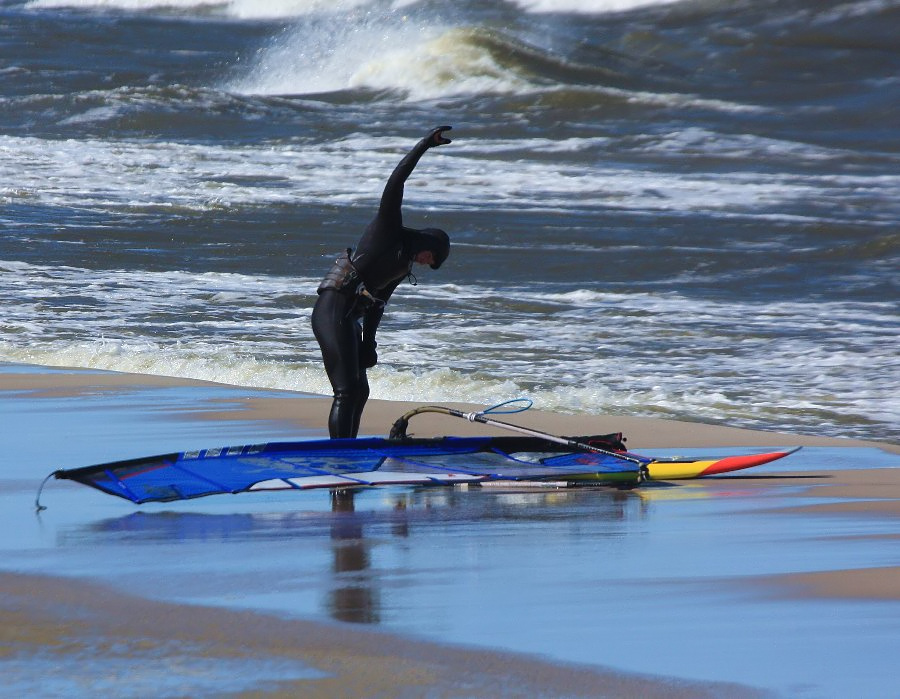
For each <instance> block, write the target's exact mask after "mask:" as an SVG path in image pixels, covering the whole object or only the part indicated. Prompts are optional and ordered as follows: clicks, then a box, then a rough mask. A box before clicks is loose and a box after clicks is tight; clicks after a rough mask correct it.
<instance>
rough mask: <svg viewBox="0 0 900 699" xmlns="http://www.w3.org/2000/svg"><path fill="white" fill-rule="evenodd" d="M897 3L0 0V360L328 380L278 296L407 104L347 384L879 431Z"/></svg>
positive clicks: (896, 368) (789, 426) (335, 229)
mask: <svg viewBox="0 0 900 699" xmlns="http://www.w3.org/2000/svg"><path fill="white" fill-rule="evenodd" d="M898 36H900V2H898V1H897V0H804V1H799V0H777V1H775V0H748V1H742V0H731V1H725V0H718V1H714V0H695V1H692V0H682V1H680V2H653V1H652V0H645V1H643V2H640V1H638V0H559V1H554V0H520V1H519V2H512V1H510V2H500V1H497V0H486V1H485V0H478V1H477V2H476V1H469V2H466V1H463V2H455V3H452V4H448V3H446V2H436V1H430V0H429V1H425V2H393V3H390V2H380V1H378V0H375V1H371V2H367V1H366V0H355V1H349V2H348V1H341V0H336V1H332V2H327V3H326V2H317V1H314V0H293V1H292V0H280V1H276V0H272V1H251V0H234V1H232V2H223V3H209V2H205V1H201V0H166V1H165V2H153V1H152V0H104V1H102V2H101V1H100V0H96V1H95V2H90V1H89V0H84V1H79V0H72V1H70V2H53V1H45V0H35V1H33V2H19V1H10V0H0V361H3V362H13V363H33V364H41V365H48V366H50V365H71V366H83V367H93V368H100V369H111V370H118V371H134V372H141V373H150V374H167V375H176V376H184V377H194V378H202V379H210V380H215V381H221V382H226V383H231V384H237V385H244V386H256V387H266V388H285V389H293V390H300V391H309V392H317V393H324V394H328V393H330V387H329V386H328V383H327V379H326V377H325V375H324V372H323V371H322V369H321V366H320V356H319V351H318V347H317V345H316V343H315V340H314V339H313V336H312V332H311V330H310V327H309V316H310V313H311V310H312V305H313V302H314V300H315V288H316V286H317V284H318V281H319V279H320V278H321V277H322V275H323V274H324V273H325V271H326V270H327V269H328V267H329V266H330V263H331V261H332V260H333V259H334V257H335V256H337V255H338V254H340V252H341V251H342V250H343V249H345V248H346V247H348V246H353V245H355V244H356V242H357V240H358V238H359V236H360V234H361V232H362V229H363V228H364V226H365V225H366V223H367V222H368V220H369V219H370V218H371V216H372V214H373V213H374V209H375V206H376V204H377V201H378V199H379V197H380V195H381V190H382V188H383V186H384V182H385V179H386V178H387V176H388V174H389V173H390V171H391V170H392V168H393V167H394V165H395V164H396V163H397V162H398V161H399V159H400V158H401V157H402V155H403V154H404V153H405V152H406V150H408V149H409V148H410V147H411V146H412V145H413V143H415V142H416V141H417V140H418V139H419V138H420V137H421V136H423V135H424V134H425V133H426V132H427V131H428V130H429V129H430V128H431V127H433V126H437V125H440V124H452V125H453V127H454V128H453V131H452V133H451V134H450V135H451V136H452V138H453V139H454V142H453V143H452V144H451V145H449V146H446V147H442V148H440V149H435V150H432V151H431V152H429V153H427V154H426V155H425V157H424V158H423V159H422V161H421V162H420V164H419V166H418V168H417V170H416V171H415V173H414V174H413V176H412V178H411V179H410V181H409V182H408V184H407V187H406V200H405V202H406V204H405V209H404V215H405V222H406V223H407V225H411V226H415V227H422V226H439V227H441V228H444V229H446V230H447V231H448V232H449V233H450V234H451V236H452V239H453V252H452V255H451V257H450V259H449V261H448V262H447V264H445V265H444V266H443V267H442V268H441V270H439V271H438V272H432V271H431V270H427V269H426V270H424V271H423V272H421V273H420V274H418V280H419V284H418V286H410V285H403V286H401V287H400V289H399V290H398V292H397V294H396V295H395V297H394V299H393V301H392V303H391V304H390V306H389V309H388V314H387V315H386V317H385V321H384V322H383V324H382V328H381V330H380V333H379V352H380V358H381V363H380V364H379V365H378V366H377V367H376V368H375V369H374V370H373V371H372V372H371V373H370V379H371V383H372V390H373V397H378V398H395V399H406V400H414V401H422V402H434V401H446V400H451V399H453V400H466V401H473V402H478V403H485V404H490V403H495V402H498V401H501V400H504V399H507V398H513V397H518V396H527V397H530V398H532V399H533V400H534V401H535V405H536V407H539V408H543V409H547V410H554V411H562V412H579V413H613V414H616V413H618V414H623V415H650V416H657V417H673V418H680V419H686V420H694V421H703V422H712V423H720V424H729V425H735V426H744V427H753V428H761V429H774V430H791V431H801V432H810V433H817V434H829V435H847V436H854V437H862V438H868V439H876V440H888V441H894V442H896V441H897V440H898V439H900V419H898V418H900V357H898V349H897V348H898V327H900V313H898V299H900V295H898V289H897V278H898V269H900V264H898V262H900V40H898Z"/></svg>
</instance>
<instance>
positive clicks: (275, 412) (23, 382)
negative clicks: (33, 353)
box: [0, 369, 900, 454]
mask: <svg viewBox="0 0 900 699" xmlns="http://www.w3.org/2000/svg"><path fill="white" fill-rule="evenodd" d="M217 385H221V384H211V383H209V382H205V381H199V380H190V379H180V378H170V377H165V376H150V375H143V374H141V375H134V374H119V373H113V372H89V371H82V370H78V369H72V370H70V371H54V372H53V373H46V372H41V371H35V372H28V371H23V372H18V373H11V374H3V373H0V391H16V392H27V393H29V394H31V395H34V396H37V397H40V396H66V395H69V396H74V395H77V394H79V393H85V392H98V391H100V392H102V391H108V392H114V391H117V390H122V389H127V388H129V387H135V386H217ZM270 393H271V394H275V395H274V396H271V395H267V396H264V397H258V396H246V397H241V398H236V399H228V400H222V401H218V402H219V403H220V404H221V410H218V409H216V407H215V404H216V402H217V401H210V405H209V406H208V407H206V408H205V409H203V410H194V411H193V412H192V417H194V418H201V419H203V418H205V419H209V420H247V419H250V420H266V421H281V422H285V423H290V424H294V425H296V426H297V427H299V428H303V429H304V430H308V429H310V428H312V429H315V430H321V431H322V432H323V433H325V434H324V436H327V429H328V428H327V419H328V410H329V406H330V405H331V398H330V397H325V396H316V395H310V394H299V393H292V392H289V391H271V392H270ZM420 405H422V404H421V403H411V402H404V401H387V400H375V399H373V400H370V401H369V403H368V404H367V406H366V412H365V413H364V415H363V420H362V425H361V428H360V432H361V434H367V435H386V434H387V433H388V432H390V428H391V425H393V423H394V421H395V420H396V419H397V418H398V417H400V416H401V415H402V414H403V413H405V412H406V411H408V410H411V409H412V408H415V407H418V406H420ZM442 405H447V406H449V407H454V408H457V409H459V410H463V411H467V412H468V411H472V410H479V409H483V408H484V406H479V405H473V404H470V403H442ZM496 418H497V419H498V420H504V421H509V422H514V423H515V424H519V425H522V426H525V427H530V428H534V429H540V430H543V431H546V432H550V433H554V434H604V433H609V432H622V433H624V434H625V435H626V437H627V438H628V440H629V441H628V446H629V448H631V449H634V450H639V449H641V448H643V449H653V448H668V447H671V448H679V447H681V448H688V447H727V446H746V447H752V446H763V447H770V446H785V447H791V446H821V447H824V446H832V447H873V448H878V449H883V450H885V451H887V452H890V453H894V454H900V445H898V444H890V443H888V442H875V441H865V440H859V439H845V438H839V437H822V436H815V435H798V434H789V433H781V432H762V431H758V430H747V429H741V428H735V427H727V426H721V425H709V424H704V423H693V422H690V423H689V422H682V421H677V420H662V419H657V418H644V417H631V416H619V415H562V414H558V413H547V412H543V411H540V410H529V411H527V412H524V413H518V414H516V415H514V416H503V415H499V414H498V415H497V416H496ZM410 425H411V426H410V434H413V433H414V434H415V435H416V436H420V437H434V436H442V435H448V434H452V435H459V436H470V435H484V434H504V431H503V430H502V429H498V428H496V427H491V426H486V425H481V424H471V423H469V422H467V421H465V420H461V419H453V418H450V417H446V416H440V415H429V414H424V415H419V416H416V417H415V418H414V419H413V421H412V422H411V423H410Z"/></svg>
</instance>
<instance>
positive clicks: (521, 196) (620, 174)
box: [0, 135, 900, 224]
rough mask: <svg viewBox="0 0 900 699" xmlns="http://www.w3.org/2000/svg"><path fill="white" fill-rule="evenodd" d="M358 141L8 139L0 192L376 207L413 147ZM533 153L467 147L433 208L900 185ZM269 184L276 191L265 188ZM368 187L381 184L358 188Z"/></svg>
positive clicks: (452, 155) (710, 206) (638, 201)
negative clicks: (447, 196) (648, 166)
mask: <svg viewBox="0 0 900 699" xmlns="http://www.w3.org/2000/svg"><path fill="white" fill-rule="evenodd" d="M354 139H355V136H353V135H351V136H350V137H348V138H346V139H341V140H338V141H334V142H331V143H320V144H315V145H310V144H305V143H290V144H283V145H265V146H240V145H237V146H235V145H209V144H185V143H168V142H152V143H148V142H131V141H104V140H99V139H98V140H65V141H53V140H51V141H48V140H44V139H39V138H33V137H18V136H0V181H6V182H15V183H16V184H15V187H7V188H3V189H0V201H4V202H7V203H11V202H14V201H21V200H30V201H32V202H34V203H43V204H47V205H53V206H67V207H75V208H81V207H91V208H104V209H111V210H114V209H120V208H122V207H181V208H184V209H194V210H199V211H208V210H215V209H222V208H228V207H231V206H242V205H269V204H273V203H290V204H294V205H297V206H300V205H303V204H305V203H313V204H318V205H329V204H333V205H347V204H360V203H362V204H365V205H367V206H368V205H371V204H372V202H374V201H377V198H378V197H379V196H380V194H381V186H382V182H383V177H384V173H385V172H389V171H390V169H391V168H393V167H394V165H396V163H397V161H398V160H399V157H400V156H401V155H402V153H403V152H404V151H405V148H406V147H408V145H409V144H408V142H407V141H403V142H401V141H399V140H398V139H396V138H387V137H382V138H375V137H373V138H368V139H367V144H368V147H367V148H365V149H359V148H358V147H356V146H355V143H354ZM530 145H531V144H530V143H529V142H527V141H525V142H523V141H521V140H519V141H517V142H516V143H515V149H516V150H517V151H518V152H520V153H522V154H523V157H521V158H512V157H510V158H502V159H497V158H493V157H490V156H492V155H494V154H497V153H503V152H507V151H509V150H510V149H511V148H513V144H511V143H510V142H509V141H492V140H482V141H477V142H469V143H466V142H465V141H461V142H460V144H459V147H456V146H454V148H453V150H452V152H446V153H445V152H444V151H441V152H439V153H438V154H437V156H436V157H442V155H444V154H446V155H447V157H446V158H443V159H442V160H441V162H440V167H431V168H429V166H428V165H423V168H426V169H427V173H428V191H448V192H450V191H452V192H453V200H452V202H443V201H442V202H440V203H436V202H434V201H433V200H428V205H429V206H430V207H432V208H434V207H438V208H439V207H447V208H448V209H450V208H462V209H466V208H481V209H490V208H494V209H510V210H516V211H519V212H521V211H528V210H545V211H554V210H560V211H569V212H571V211H573V210H575V209H581V210H585V211H590V210H592V209H597V208H603V209H605V208H608V207H615V208H623V209H631V210H634V211H682V212H685V211H691V212H700V211H707V212H717V213H718V214H719V215H729V214H738V215H742V216H743V215H752V216H760V217H773V216H774V217H776V218H777V217H779V216H782V215H784V214H785V212H782V211H779V207H783V206H784V205H786V204H790V202H794V201H815V200H817V199H823V198H827V197H829V196H831V193H830V190H831V189H832V188H840V189H841V192H842V196H843V197H844V198H846V197H848V196H852V194H853V192H857V193H858V195H859V196H860V197H861V198H864V199H865V200H866V201H869V202H870V201H872V200H873V198H882V199H883V200H884V201H885V202H887V201H888V200H889V199H890V197H891V195H890V192H893V191H895V190H896V187H897V186H898V185H900V178H897V177H880V178H869V177H865V176H862V175H860V176H854V175H846V176H841V177H821V176H813V175H810V176H804V175H802V174H798V175H790V174H784V175H780V176H772V175H770V174H767V173H763V174H760V173H755V172H740V171H737V172H732V173H727V174H723V173H715V174H713V173H710V174H708V175H706V174H704V173H703V172H702V171H696V172H695V171H691V172H684V173H682V172H663V171H653V170H645V169H633V168H627V167H622V166H620V167H617V168H612V167H610V166H609V165H608V164H606V163H604V162H603V160H604V151H603V145H604V144H603V141H602V139H599V140H594V139H581V140H568V141H566V142H565V143H563V144H560V145H559V148H562V149H573V148H581V149H583V150H585V151H587V152H590V151H591V150H596V151H597V161H598V162H597V165H596V166H594V167H590V166H585V165H584V164H583V163H577V164H576V163H570V164H568V163H566V162H565V161H560V160H557V159H552V160H548V159H546V158H541V157H535V158H534V159H531V160H529V159H527V158H526V157H524V156H525V155H527V154H528V152H529V148H530ZM534 145H535V153H536V154H539V153H540V152H542V151H546V150H547V149H552V148H553V146H552V145H551V144H548V142H547V141H546V139H536V142H535V144H534ZM637 147H638V148H644V147H647V146H645V145H644V144H638V146H637ZM348 164H352V167H353V171H354V177H352V178H348V177H347V176H346V175H347V167H348ZM424 171H425V170H423V172H424ZM266 181H275V182H276V185H277V186H265V184H264V183H265V182H266ZM367 182H371V183H373V184H372V186H371V187H368V188H366V187H364V188H361V187H360V183H367ZM261 183H262V184H261ZM487 185H489V186H487ZM426 199H427V193H425V192H423V193H422V194H421V196H420V195H419V189H418V188H416V187H409V188H408V191H407V206H408V207H410V208H414V207H416V206H417V205H424V204H425V201H426ZM2 219H3V216H2V213H0V220H2ZM9 223H10V224H12V223H13V222H9Z"/></svg>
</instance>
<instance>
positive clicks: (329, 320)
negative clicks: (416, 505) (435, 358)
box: [312, 126, 451, 439]
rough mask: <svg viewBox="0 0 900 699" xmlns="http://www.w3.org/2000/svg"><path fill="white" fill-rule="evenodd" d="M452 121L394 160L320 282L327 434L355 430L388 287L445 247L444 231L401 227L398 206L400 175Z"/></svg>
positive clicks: (443, 255)
mask: <svg viewBox="0 0 900 699" xmlns="http://www.w3.org/2000/svg"><path fill="white" fill-rule="evenodd" d="M450 128H451V127H449V126H440V127H438V128H436V129H433V130H432V131H431V132H430V133H429V134H428V135H427V136H425V138H423V139H422V140H421V141H419V142H418V143H417V144H416V145H415V147H414V148H413V149H412V150H411V151H410V152H409V153H408V154H407V155H406V156H405V157H404V158H403V160H401V161H400V164H399V165H397V167H396V168H395V169H394V172H393V173H392V174H391V176H390V178H389V179H388V181H387V185H386V186H385V188H384V193H383V194H382V195H381V204H380V205H379V207H378V213H377V214H376V215H375V218H374V219H372V222H371V223H369V225H368V226H367V227H366V230H365V232H364V233H363V236H362V238H361V239H360V241H359V244H358V245H357V247H356V251H355V252H352V251H351V249H350V248H347V254H346V255H344V256H342V257H341V258H339V259H338V260H336V261H335V264H334V266H333V267H332V268H331V270H330V271H329V272H328V274H326V275H325V278H324V279H323V280H322V283H321V284H319V289H318V294H319V297H318V299H317V300H316V305H315V307H314V308H313V312H312V328H313V333H314V334H315V336H316V340H318V342H319V347H320V348H321V349H322V358H323V360H324V362H325V371H326V372H327V373H328V378H329V380H330V381H331V387H332V389H333V390H334V401H333V403H332V404H331V413H330V414H329V416H328V432H329V434H330V435H331V437H332V439H335V438H338V437H356V435H357V433H358V432H359V421H360V418H361V417H362V412H363V407H364V406H365V404H366V400H367V399H368V397H369V382H368V379H367V378H366V369H369V368H371V367H373V366H375V364H376V363H377V361H378V355H377V353H376V346H377V345H376V342H375V331H376V330H377V329H378V324H379V323H380V322H381V316H382V314H383V313H384V305H385V304H386V303H387V301H388V299H390V297H391V294H392V293H393V292H394V289H396V288H397V285H398V284H399V283H400V282H401V281H403V279H405V278H406V277H407V276H409V275H410V274H411V272H412V265H413V263H414V262H416V263H418V264H427V265H429V266H430V267H431V268H432V269H437V268H438V267H440V266H441V264H443V262H444V260H446V259H447V256H448V255H449V254H450V238H449V236H448V235H447V234H446V233H445V232H444V231H442V230H440V229H438V228H425V229H422V230H417V229H415V228H407V227H406V226H404V225H403V217H402V215H401V212H400V207H401V205H402V203H403V185H404V183H405V182H406V179H407V178H408V177H409V176H410V174H411V173H412V171H413V169H414V168H415V167H416V164H417V163H418V162H419V158H421V157H422V155H424V153H425V151H427V150H428V149H429V148H431V147H433V146H441V145H444V144H446V143H450V139H449V138H445V137H444V132H445V131H449V130H450Z"/></svg>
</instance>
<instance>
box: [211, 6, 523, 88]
mask: <svg viewBox="0 0 900 699" xmlns="http://www.w3.org/2000/svg"><path fill="white" fill-rule="evenodd" d="M473 37H474V33H473V31H472V30H468V29H462V28H456V27H453V26H450V25H447V24H445V23H444V22H443V20H440V19H439V20H437V21H435V20H434V19H430V18H429V19H423V18H417V17H415V16H403V15H395V14H394V13H386V14H369V13H361V14H358V15H355V14H351V15H350V16H348V17H343V18H341V20H340V21H337V20H328V19H321V18H320V19H317V20H315V22H314V23H313V24H310V23H307V22H300V23H298V24H297V25H295V26H294V27H293V28H292V29H291V30H290V31H288V32H287V33H286V34H283V35H282V36H279V37H278V38H277V39H276V40H273V41H272V42H271V44H270V45H269V46H268V47H266V48H264V49H262V50H261V51H260V52H258V54H257V56H256V58H255V59H254V60H253V62H252V65H251V67H250V68H249V69H248V70H247V73H246V74H245V75H243V76H242V77H240V78H236V79H233V80H231V81H229V82H227V83H226V84H225V88H226V89H228V90H230V91H233V92H238V93H243V94H264V95H296V94H311V93H320V92H336V91H340V90H348V89H356V88H368V89H371V90H390V91H394V92H400V93H403V94H405V95H406V96H408V97H409V98H411V99H414V100H422V99H431V98H438V97H440V98H446V97H448V96H453V95H460V94H478V93H503V92H510V93H518V92H523V91H527V90H529V89H531V88H532V87H533V86H532V85H531V83H530V82H529V81H528V80H526V79H525V78H524V77H522V76H518V75H516V74H515V73H514V72H512V71H511V70H509V69H508V68H506V67H503V66H500V65H498V64H497V62H496V60H495V59H494V57H493V56H492V55H491V53H490V51H489V50H488V48H486V47H485V46H484V45H482V44H481V43H480V42H478V41H474V40H473Z"/></svg>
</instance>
